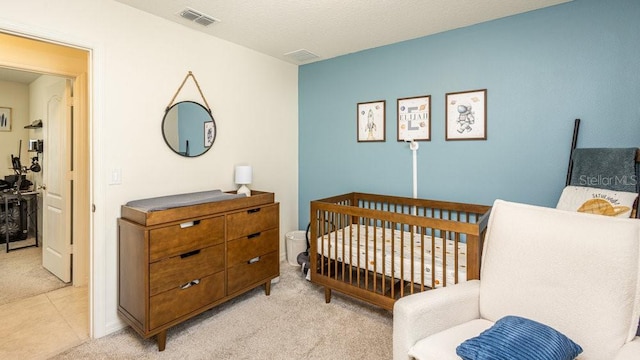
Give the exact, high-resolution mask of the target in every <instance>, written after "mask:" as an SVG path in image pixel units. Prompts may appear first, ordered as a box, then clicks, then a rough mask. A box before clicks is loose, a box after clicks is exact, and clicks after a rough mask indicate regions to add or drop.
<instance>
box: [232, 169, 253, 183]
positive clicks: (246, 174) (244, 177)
mask: <svg viewBox="0 0 640 360" xmlns="http://www.w3.org/2000/svg"><path fill="white" fill-rule="evenodd" d="M252 176H253V170H252V169H251V166H249V165H238V166H236V184H251V178H252Z"/></svg>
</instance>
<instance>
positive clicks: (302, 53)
mask: <svg viewBox="0 0 640 360" xmlns="http://www.w3.org/2000/svg"><path fill="white" fill-rule="evenodd" d="M284 56H286V57H288V58H291V59H293V60H296V61H297V62H300V63H303V62H306V61H309V60H313V59H319V58H320V56H318V55H316V54H314V53H312V52H311V51H309V50H305V49H300V50H296V51H292V52H288V53H286V54H284Z"/></svg>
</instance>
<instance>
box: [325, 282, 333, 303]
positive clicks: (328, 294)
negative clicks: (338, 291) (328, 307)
mask: <svg viewBox="0 0 640 360" xmlns="http://www.w3.org/2000/svg"><path fill="white" fill-rule="evenodd" d="M324 302H325V303H327V304H328V303H330V302H331V289H330V288H328V287H326V286H325V288H324Z"/></svg>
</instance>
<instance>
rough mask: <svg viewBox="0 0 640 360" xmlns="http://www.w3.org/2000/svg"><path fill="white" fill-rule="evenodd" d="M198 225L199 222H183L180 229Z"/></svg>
mask: <svg viewBox="0 0 640 360" xmlns="http://www.w3.org/2000/svg"><path fill="white" fill-rule="evenodd" d="M198 224H200V220H195V221H187V222H184V223H182V224H180V228H182V229H184V228H188V227H192V226H196V225H198Z"/></svg>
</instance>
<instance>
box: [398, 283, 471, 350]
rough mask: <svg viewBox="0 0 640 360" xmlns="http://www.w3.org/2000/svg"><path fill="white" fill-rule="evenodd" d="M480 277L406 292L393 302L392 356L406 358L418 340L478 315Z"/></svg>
mask: <svg viewBox="0 0 640 360" xmlns="http://www.w3.org/2000/svg"><path fill="white" fill-rule="evenodd" d="M479 295H480V281H479V280H469V281H466V282H462V283H459V284H456V285H451V286H447V287H443V288H438V289H434V290H429V291H425V292H421V293H418V294H413V295H409V296H406V297H404V298H402V299H400V300H398V301H396V303H395V305H394V306H393V359H394V360H405V359H408V352H409V349H410V348H411V347H412V346H413V345H414V344H415V343H416V342H418V340H420V339H423V338H425V337H427V336H429V335H432V334H435V333H438V332H440V331H442V330H445V329H448V328H450V327H452V326H456V325H459V324H462V323H465V322H467V321H471V320H474V319H477V318H479V317H480V305H479Z"/></svg>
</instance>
